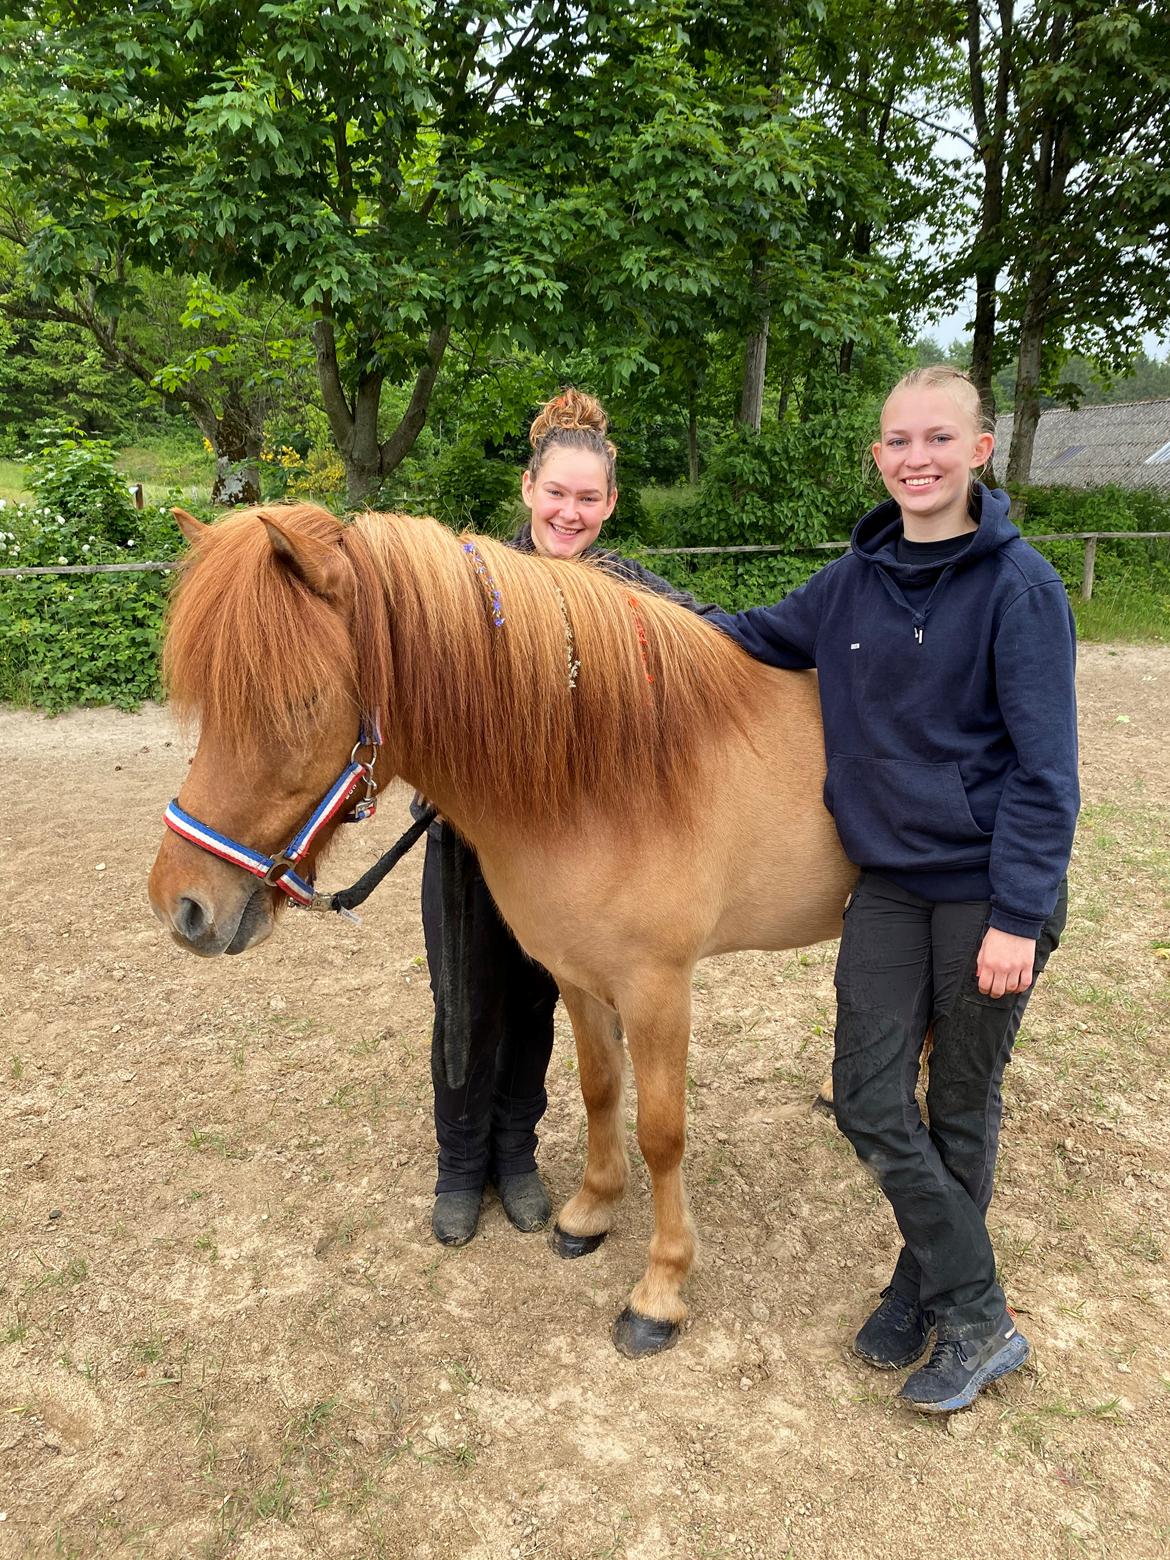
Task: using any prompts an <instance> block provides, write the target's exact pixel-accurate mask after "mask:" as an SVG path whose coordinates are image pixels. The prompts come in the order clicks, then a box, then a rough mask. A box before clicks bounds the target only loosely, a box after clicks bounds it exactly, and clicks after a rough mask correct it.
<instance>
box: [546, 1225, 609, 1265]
mask: <svg viewBox="0 0 1170 1560" xmlns="http://www.w3.org/2000/svg"><path fill="white" fill-rule="evenodd" d="M604 1239H605V1231H604V1230H602V1232H601V1234H600V1235H570V1234H569V1232H568V1230H563V1229H561V1227H560V1225H559V1224H554V1225H553V1227H552V1229H551V1230H550V1231H549V1237H548V1243H549V1245H550V1246H551V1247H552V1249H553V1250H554V1251H555V1252H556V1254H557V1256H558V1257H566V1258H569V1257H587V1256H588V1255H589V1253H590V1252H591V1251H596V1250H597V1248H598V1246H600V1245H601V1243H602V1241H603V1240H604Z"/></svg>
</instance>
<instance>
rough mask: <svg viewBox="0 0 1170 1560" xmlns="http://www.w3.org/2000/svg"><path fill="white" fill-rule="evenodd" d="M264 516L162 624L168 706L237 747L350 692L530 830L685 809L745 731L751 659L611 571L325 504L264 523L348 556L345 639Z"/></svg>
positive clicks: (429, 761)
mask: <svg viewBox="0 0 1170 1560" xmlns="http://www.w3.org/2000/svg"><path fill="white" fill-rule="evenodd" d="M262 512H265V511H258V510H252V511H247V512H243V513H241V514H238V515H235V516H233V517H232V518H231V519H229V520H227V521H224V522H223V523H222V524H220V525H217V526H216V527H215V528H214V530H213V532H212V533H211V535H210V536H209V538H208V540H207V541H206V542H205V543H201V544H200V546H199V547H197V548H196V550H195V554H194V556H193V563H192V566H191V567H190V568H189V570H188V571H187V574H186V577H185V578H184V579H183V581H182V583H181V586H180V589H179V590H178V592H177V594H176V596H175V598H174V600H173V603H172V609H171V613H170V620H169V628H168V635H167V642H166V650H165V656H164V669H165V673H166V679H167V683H168V687H169V689H170V692H171V696H172V698H173V699H174V700H175V702H176V703H177V705H178V706H179V708H180V710H183V709H186V710H193V709H197V710H198V711H199V712H200V713H201V714H202V716H203V719H204V720H205V721H213V722H214V723H215V724H216V726H217V728H218V729H219V730H220V731H222V732H223V733H224V734H225V735H226V736H227V737H228V739H229V740H239V741H243V740H247V738H248V737H249V736H250V735H255V734H256V733H258V732H265V733H268V734H273V735H277V736H279V737H281V738H282V739H283V740H286V741H288V742H295V741H297V740H305V739H306V737H307V731H306V726H307V724H310V723H311V710H310V705H311V701H312V698H313V695H314V694H317V693H319V692H320V691H321V690H322V689H323V688H329V689H333V688H338V687H344V688H347V689H350V690H353V697H354V698H355V702H356V703H357V704H358V705H360V707H361V708H363V709H364V710H366V711H367V712H369V713H374V712H376V713H377V714H378V716H379V718H380V720H381V722H382V725H383V729H384V731H386V733H387V737H388V741H389V742H390V743H391V748H392V751H394V752H395V753H396V754H397V756H398V759H399V762H400V764H401V765H404V766H406V767H407V771H408V773H410V774H411V778H415V777H416V776H417V775H419V774H426V775H430V776H435V775H445V776H448V777H450V778H451V779H453V780H456V781H458V782H459V785H460V791H461V796H462V797H463V798H465V800H466V802H467V803H468V805H469V807H470V809H471V811H472V812H475V811H480V810H482V811H485V812H486V811H491V812H498V811H503V812H505V813H506V814H509V815H513V816H527V817H530V818H532V819H533V820H534V821H536V820H549V819H554V820H555V819H563V818H565V817H567V816H570V815H571V814H573V813H574V812H576V811H577V809H578V808H579V806H580V804H581V803H582V802H583V801H586V800H588V801H590V802H591V803H593V804H600V805H602V806H605V807H606V808H607V809H617V810H620V811H622V812H624V813H628V814H630V815H632V816H637V815H639V814H644V813H645V812H646V811H647V810H654V809H657V808H660V807H663V806H669V807H672V808H675V809H677V810H685V809H686V808H687V805H688V803H689V802H693V800H694V799H695V796H696V792H697V789H698V783H699V774H698V769H697V766H698V765H699V764H701V762H702V761H703V758H704V755H705V754H707V753H708V752H709V747H710V742H711V740H712V738H714V737H716V736H717V735H718V734H720V733H723V732H726V733H728V734H730V733H731V731H732V730H733V729H735V728H738V729H740V730H743V729H745V728H746V727H747V726H748V725H749V724H750V711H751V709H752V707H753V704H754V702H755V699H756V698H757V697H758V692H757V690H758V686H759V685H758V682H757V681H756V680H755V679H754V678H753V677H752V675H751V668H750V663H749V662H748V661H747V660H746V658H745V657H744V656H743V655H742V654H741V653H740V652H739V651H738V650H737V649H736V648H735V647H734V646H733V645H732V643H731V642H730V641H729V640H728V639H726V638H725V637H724V636H723V635H721V634H720V633H718V632H717V631H715V630H713V629H712V628H710V627H708V626H707V625H706V624H704V623H703V622H702V620H701V619H700V618H699V617H697V616H696V615H694V614H693V613H690V612H687V611H686V610H685V609H683V608H681V607H678V606H675V605H673V604H672V603H670V602H667V601H665V600H663V599H662V598H660V597H657V596H654V595H649V594H647V593H646V592H644V591H640V590H636V589H634V588H633V587H631V586H630V585H628V584H626V583H625V582H624V581H622V580H619V579H617V578H615V577H614V576H613V575H612V574H610V573H609V572H608V571H607V570H606V569H605V568H604V567H600V566H593V565H590V564H588V563H584V562H581V561H575V562H567V563H565V562H558V561H555V560H549V559H544V558H538V557H535V556H532V555H528V554H524V553H520V552H517V551H515V550H513V549H511V548H508V547H504V546H502V545H501V544H500V543H498V542H493V541H491V540H489V539H487V538H485V537H478V536H477V537H470V536H465V537H458V536H456V535H454V534H453V533H452V532H451V531H449V530H448V529H446V527H444V526H442V525H440V524H439V523H438V522H436V521H434V520H427V519H419V518H417V517H414V516H405V515H392V514H385V515H379V514H367V515H364V516H362V517H361V518H359V519H358V520H356V521H354V522H353V523H352V524H351V525H349V526H347V527H345V528H344V529H343V528H342V527H341V526H340V524H339V522H338V521H337V520H336V519H334V517H333V516H332V515H330V514H329V513H328V512H327V511H325V510H322V509H318V508H316V507H315V506H311V505H301V506H295V507H292V508H270V509H269V510H268V511H267V513H269V514H271V515H272V517H273V518H275V519H278V520H279V521H280V523H281V524H282V525H283V526H285V527H286V528H287V529H289V530H294V531H298V532H300V533H302V534H308V535H311V536H313V537H314V538H316V539H317V540H319V541H326V542H328V541H333V542H337V543H338V544H339V546H340V549H341V552H342V554H343V556H344V557H345V558H346V559H348V562H349V565H350V567H351V569H352V572H353V594H354V606H353V623H352V629H351V628H350V626H349V625H348V624H347V623H346V622H345V621H344V620H343V618H342V615H341V613H339V612H338V611H337V609H336V607H335V606H333V605H332V604H330V603H329V602H327V601H325V600H323V599H322V598H321V597H319V596H315V595H314V594H313V593H312V592H311V591H310V590H309V589H308V588H307V587H306V586H305V585H303V584H302V583H301V581H300V580H299V579H297V578H296V577H295V576H294V575H292V574H291V573H290V571H289V570H288V569H287V568H285V567H284V566H283V565H282V564H281V563H280V562H279V561H278V560H277V558H276V556H275V554H274V553H273V551H272V548H271V545H270V543H269V540H268V537H267V534H266V533H265V530H264V528H263V526H262V525H261V524H260V523H259V521H258V518H257V517H258V515H259V514H260V513H262ZM493 592H494V593H496V594H495V595H494V596H493ZM496 617H499V618H502V622H500V623H497V622H496V621H495V620H494V619H495V618H496ZM574 662H576V663H579V665H578V666H577V668H576V670H575V672H574V671H572V670H571V668H572V666H573V663H574ZM570 683H573V684H574V686H572V687H570ZM356 719H357V715H356V711H355V725H356ZM411 765H413V766H414V767H413V771H412V770H411V768H410V766H411Z"/></svg>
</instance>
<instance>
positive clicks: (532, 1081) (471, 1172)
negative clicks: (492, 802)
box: [422, 833, 558, 1193]
mask: <svg viewBox="0 0 1170 1560" xmlns="http://www.w3.org/2000/svg"><path fill="white" fill-rule="evenodd" d="M422 918H423V935H424V937H425V940H426V949H427V965H428V968H429V970H430V976H431V991H432V993H433V995H434V998H435V1007H436V1016H438V1008H439V1003H440V1002H441V1000H442V995H441V993H442V967H443V899H442V885H441V881H440V867H439V841H438V839H437V838H436V837H435V834H434V833H429V834H428V835H427V849H426V859H425V861H424V863H423V880H422ZM463 957H464V960H465V962H466V969H467V980H468V986H469V995H470V1007H471V1055H470V1059H469V1062H468V1069H467V1081H466V1083H465V1084H464V1085H463V1087H462V1088H459V1089H452V1088H449V1087H448V1085H447V1083H446V1081H445V1077H444V1073H443V1067H442V1057H441V1055H438V1054H437V1051H436V1049H435V1048H434V1047H433V1048H432V1053H431V1077H432V1080H433V1082H434V1086H435V1135H436V1137H437V1138H438V1142H439V1178H438V1181H437V1183H436V1186H435V1191H436V1193H438V1192H457V1191H475V1190H478V1189H479V1188H480V1187H482V1186H483V1185H484V1183H485V1181H486V1180H487V1179H488V1177H489V1176H491V1177H493V1178H497V1177H499V1176H502V1175H520V1174H523V1173H524V1172H525V1171H528V1170H535V1168H536V1125H537V1122H538V1121H539V1120H540V1118H541V1117H542V1116H543V1115H544V1112H545V1108H546V1106H547V1105H548V1095H547V1094H546V1093H545V1088H544V1079H545V1074H546V1073H547V1071H548V1063H549V1058H550V1057H551V1055H552V1044H553V1010H554V1009H555V1007H556V1005H557V997H558V992H557V985H556V982H555V981H554V980H553V978H552V976H551V975H550V974H549V973H548V971H547V970H545V969H542V968H541V966H540V965H539V964H535V963H534V962H533V961H532V960H531V959H530V958H529V957H528V955H527V954H526V953H525V952H524V951H523V950H522V948H521V947H520V944H519V943H518V942H517V941H516V939H515V938H514V937H513V936H512V934H511V932H510V931H509V930H508V928H507V927H506V926H505V925H504V922H503V921H502V920H501V919H500V913H499V911H498V910H497V909H496V906H495V902H494V900H493V899H492V896H491V894H490V893H489V892H488V889H487V885H486V884H485V883H484V880H483V877H482V876H481V874H480V872H479V868H478V864H476V866H475V869H474V873H473V879H472V885H471V905H470V916H469V917H468V920H467V923H466V927H465V940H464V946H463Z"/></svg>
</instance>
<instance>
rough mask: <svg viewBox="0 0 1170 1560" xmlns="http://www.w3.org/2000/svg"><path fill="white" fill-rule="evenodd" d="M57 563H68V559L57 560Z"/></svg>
mask: <svg viewBox="0 0 1170 1560" xmlns="http://www.w3.org/2000/svg"><path fill="white" fill-rule="evenodd" d="M57 562H58V563H68V562H69V559H68V558H58V559H57Z"/></svg>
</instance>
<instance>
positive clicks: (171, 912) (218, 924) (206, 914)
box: [151, 886, 274, 959]
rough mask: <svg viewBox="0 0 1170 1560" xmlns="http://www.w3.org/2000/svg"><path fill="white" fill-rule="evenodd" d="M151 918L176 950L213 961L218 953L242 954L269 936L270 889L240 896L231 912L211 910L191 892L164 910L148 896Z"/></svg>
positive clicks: (262, 888)
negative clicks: (167, 933)
mask: <svg viewBox="0 0 1170 1560" xmlns="http://www.w3.org/2000/svg"><path fill="white" fill-rule="evenodd" d="M151 903H152V905H153V908H154V913H155V915H157V916H158V918H159V920H160V921H161V922H162V923H163V925H164V926H165V927H166V928H167V930H168V931H169V932H170V934H171V936H172V937H173V938H174V940H175V941H176V942H177V943H178V945H179V947H180V948H184V949H186V951H187V952H188V953H197V954H198V955H199V956H200V958H203V959H214V958H217V957H218V956H219V955H220V954H221V953H244V952H245V951H246V950H247V949H248V948H254V947H256V946H257V944H259V943H262V942H263V941H264V940H265V938H267V937H269V936H270V935H271V933H272V926H273V920H274V916H273V906H272V893H271V890H269V889H267V888H265V887H263V886H261V887H258V888H256V889H255V890H254V891H253V892H252V893H250V894H248V895H247V896H246V897H244V898H243V899H242V900H241V902H240V904H239V906H238V908H237V909H236V911H235V913H234V914H233V913H232V912H230V911H229V912H228V913H226V914H225V913H224V912H223V910H222V909H221V910H219V911H218V912H216V911H213V910H212V909H211V907H210V906H209V905H208V904H207V903H206V902H205V901H204V900H203V898H202V897H201V896H200V895H198V894H197V893H195V892H194V891H193V890H192V891H191V892H188V893H186V894H181V895H180V896H179V897H178V899H176V900H175V902H174V905H173V908H172V907H166V908H164V907H163V906H161V905H160V904H158V902H157V901H155V900H154V899H153V897H152V900H151Z"/></svg>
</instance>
